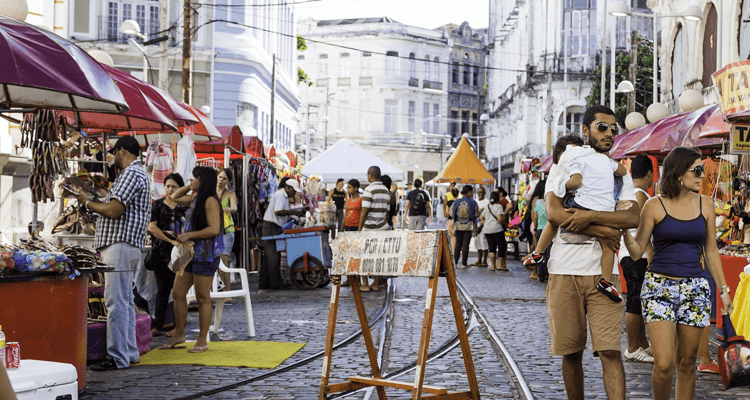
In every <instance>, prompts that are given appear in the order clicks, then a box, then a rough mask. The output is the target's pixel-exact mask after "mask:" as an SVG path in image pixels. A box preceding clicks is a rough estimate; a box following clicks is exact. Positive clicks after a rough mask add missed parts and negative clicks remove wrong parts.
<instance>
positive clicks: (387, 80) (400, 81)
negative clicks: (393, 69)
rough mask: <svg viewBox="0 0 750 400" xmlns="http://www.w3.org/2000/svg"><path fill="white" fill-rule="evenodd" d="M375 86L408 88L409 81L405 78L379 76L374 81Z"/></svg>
mask: <svg viewBox="0 0 750 400" xmlns="http://www.w3.org/2000/svg"><path fill="white" fill-rule="evenodd" d="M375 84H376V85H377V86H390V87H398V86H402V87H403V86H408V85H409V80H408V79H407V78H396V77H392V76H381V77H379V78H377V80H376V81H375Z"/></svg>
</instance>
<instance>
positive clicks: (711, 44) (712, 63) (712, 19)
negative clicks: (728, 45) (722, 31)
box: [701, 3, 719, 87]
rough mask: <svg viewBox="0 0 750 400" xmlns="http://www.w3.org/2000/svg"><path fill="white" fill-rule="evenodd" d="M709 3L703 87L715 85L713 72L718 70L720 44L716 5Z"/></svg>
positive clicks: (704, 48)
mask: <svg viewBox="0 0 750 400" xmlns="http://www.w3.org/2000/svg"><path fill="white" fill-rule="evenodd" d="M708 4H709V10H708V18H706V27H705V29H704V31H703V77H702V79H701V83H703V87H709V86H711V85H713V81H712V80H711V74H713V73H714V72H716V48H717V47H718V46H719V43H718V41H717V36H716V27H717V15H716V7H714V5H713V3H708Z"/></svg>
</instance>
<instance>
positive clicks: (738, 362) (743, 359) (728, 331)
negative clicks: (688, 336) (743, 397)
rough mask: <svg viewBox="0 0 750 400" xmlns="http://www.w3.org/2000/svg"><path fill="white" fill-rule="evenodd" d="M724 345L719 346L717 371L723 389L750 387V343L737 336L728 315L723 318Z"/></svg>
mask: <svg viewBox="0 0 750 400" xmlns="http://www.w3.org/2000/svg"><path fill="white" fill-rule="evenodd" d="M723 323H724V326H723V327H722V330H723V333H724V341H725V343H724V344H722V345H721V346H719V371H720V372H721V382H722V383H723V384H724V388H725V389H729V388H733V387H737V386H748V385H750V342H748V341H747V340H745V338H744V337H743V336H737V334H736V333H735V331H734V327H733V326H732V320H731V319H730V318H729V315H724V316H723Z"/></svg>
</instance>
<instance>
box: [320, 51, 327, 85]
mask: <svg viewBox="0 0 750 400" xmlns="http://www.w3.org/2000/svg"><path fill="white" fill-rule="evenodd" d="M322 78H328V54H321V55H319V56H318V79H322Z"/></svg>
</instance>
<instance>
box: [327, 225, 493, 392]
mask: <svg viewBox="0 0 750 400" xmlns="http://www.w3.org/2000/svg"><path fill="white" fill-rule="evenodd" d="M337 242H338V252H337V253H336V255H335V256H334V260H333V267H332V269H331V275H332V276H333V279H332V281H333V283H334V285H333V289H332V290H331V304H330V311H329V312H328V329H327V332H326V344H325V354H324V356H323V371H322V374H321V379H320V392H319V396H318V398H319V400H324V399H326V398H327V396H328V395H329V394H331V393H338V392H343V391H347V390H356V389H361V388H366V387H370V386H373V387H375V388H376V390H377V393H378V398H379V399H381V400H385V399H386V395H385V388H386V387H392V388H397V389H405V390H410V391H411V392H412V399H415V400H418V399H450V400H458V399H469V400H479V398H480V397H479V385H478V383H477V378H476V373H475V372H474V361H473V359H472V358H471V349H470V348H469V337H468V335H467V334H466V327H465V326H464V323H463V314H462V312H461V303H460V301H459V299H458V287H457V285H456V272H455V269H454V266H453V260H452V259H451V255H450V250H449V244H448V238H447V236H446V234H445V232H444V231H435V232H416V233H415V232H403V231H400V232H399V231H382V232H373V231H369V232H344V233H343V234H341V236H340V237H339V238H338V240H337ZM342 275H351V276H391V277H399V276H412V277H424V278H429V282H428V284H427V294H426V296H425V297H426V304H425V314H424V320H423V322H422V336H421V339H420V343H419V354H418V356H417V367H416V370H415V376H414V382H413V383H412V382H402V381H392V380H388V379H384V378H383V377H382V375H381V374H380V366H379V365H378V360H377V355H376V352H375V346H374V344H373V341H372V333H371V332H370V326H369V324H368V321H367V313H366V311H365V306H364V303H363V302H362V294H361V292H360V290H359V279H350V280H349V282H350V283H351V286H352V294H353V295H354V296H353V297H354V303H355V306H356V308H357V315H358V316H359V323H360V325H361V327H362V336H363V339H364V342H365V347H366V348H367V355H368V357H369V360H370V366H371V368H372V377H362V376H352V377H349V379H348V380H347V381H345V382H341V383H334V384H329V381H330V375H331V356H332V354H333V340H334V335H335V332H336V315H337V312H338V303H339V293H340V289H341V286H340V284H341V276H342ZM440 276H443V277H445V279H446V283H447V284H448V292H449V294H450V298H451V305H452V308H453V316H454V320H455V323H456V329H457V331H458V337H459V341H460V343H461V351H462V354H463V360H464V365H465V366H466V376H467V377H468V381H469V390H468V391H464V392H455V391H449V390H448V389H447V388H444V387H438V386H428V385H425V384H424V375H425V367H426V365H427V355H428V354H429V351H428V350H429V344H430V335H431V330H432V317H433V315H434V311H435V299H436V298H437V289H438V278H439V277H440ZM422 392H427V393H429V394H430V395H428V396H424V397H422Z"/></svg>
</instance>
